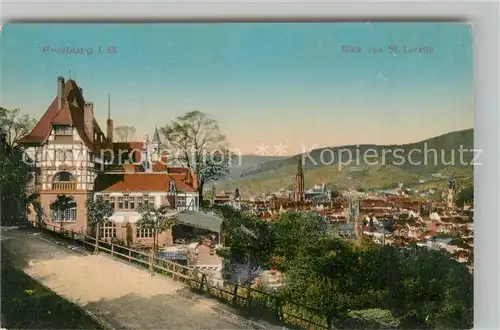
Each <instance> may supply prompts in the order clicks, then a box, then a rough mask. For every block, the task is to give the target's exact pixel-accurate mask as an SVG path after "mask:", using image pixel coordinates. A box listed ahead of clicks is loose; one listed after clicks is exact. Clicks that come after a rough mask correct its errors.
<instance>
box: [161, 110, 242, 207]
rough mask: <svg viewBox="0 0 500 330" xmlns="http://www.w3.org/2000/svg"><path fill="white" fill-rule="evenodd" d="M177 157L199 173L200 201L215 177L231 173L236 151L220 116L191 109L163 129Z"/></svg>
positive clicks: (162, 131) (218, 177)
mask: <svg viewBox="0 0 500 330" xmlns="http://www.w3.org/2000/svg"><path fill="white" fill-rule="evenodd" d="M160 132H161V133H162V134H163V135H164V136H165V140H166V141H167V144H168V146H169V147H172V148H173V149H174V150H172V151H173V152H174V155H175V158H177V160H179V161H181V162H182V163H184V164H185V166H187V167H189V168H190V169H191V170H192V171H193V172H195V173H196V175H197V181H198V182H197V183H198V196H199V202H200V203H201V202H202V201H203V188H204V186H205V184H206V183H207V182H209V181H211V180H218V179H220V178H222V177H224V176H225V175H227V174H228V173H229V166H230V165H231V161H232V160H233V158H234V155H233V154H231V153H230V152H229V150H228V149H227V140H226V137H225V135H223V134H222V133H221V131H220V129H219V125H218V123H217V121H216V120H214V119H212V118H210V117H209V116H208V115H207V114H205V113H203V112H200V111H191V112H188V113H186V114H185V115H183V116H181V117H179V118H177V119H176V120H174V121H172V122H171V123H170V124H168V125H165V126H164V127H162V128H161V129H160Z"/></svg>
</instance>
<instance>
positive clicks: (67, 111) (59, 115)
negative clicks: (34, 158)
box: [20, 79, 105, 152]
mask: <svg viewBox="0 0 500 330" xmlns="http://www.w3.org/2000/svg"><path fill="white" fill-rule="evenodd" d="M64 94H65V98H64V101H63V104H62V107H61V109H59V108H58V98H57V96H56V97H54V100H53V101H52V103H51V104H50V106H49V108H48V109H47V111H45V113H44V114H43V116H42V117H41V118H40V120H39V121H38V122H37V124H36V125H35V127H34V128H33V129H32V131H31V133H30V134H29V135H27V136H25V137H23V138H22V139H21V140H20V143H27V144H28V143H42V142H43V141H44V140H45V139H46V138H47V136H48V135H49V134H50V132H51V130H52V125H53V124H60V125H72V126H74V127H75V129H76V130H77V132H78V134H79V135H80V137H81V139H82V140H83V142H84V143H85V145H86V146H87V148H89V149H90V150H91V151H94V152H95V151H97V150H99V149H100V148H102V147H104V146H105V143H104V144H103V143H101V142H99V141H94V137H93V136H88V134H87V132H86V131H85V123H84V107H85V99H84V98H83V95H82V91H81V89H80V88H79V87H78V85H77V84H76V82H75V81H74V80H71V79H70V80H68V81H67V82H66V84H65V85H64ZM94 132H96V133H98V134H103V132H102V129H101V128H100V127H99V124H98V123H97V121H96V120H95V118H94Z"/></svg>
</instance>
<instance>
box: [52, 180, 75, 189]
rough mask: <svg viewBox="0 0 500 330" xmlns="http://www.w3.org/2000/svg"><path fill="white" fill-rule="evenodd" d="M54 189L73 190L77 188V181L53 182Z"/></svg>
mask: <svg viewBox="0 0 500 330" xmlns="http://www.w3.org/2000/svg"><path fill="white" fill-rule="evenodd" d="M52 190H55V191H73V190H76V182H74V181H66V182H62V181H60V182H53V183H52Z"/></svg>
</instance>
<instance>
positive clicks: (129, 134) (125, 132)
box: [113, 125, 136, 142]
mask: <svg viewBox="0 0 500 330" xmlns="http://www.w3.org/2000/svg"><path fill="white" fill-rule="evenodd" d="M135 132H136V129H135V127H134V126H127V125H122V126H117V127H115V128H114V130H113V140H114V141H115V142H130V141H131V140H132V138H133V137H134V135H135Z"/></svg>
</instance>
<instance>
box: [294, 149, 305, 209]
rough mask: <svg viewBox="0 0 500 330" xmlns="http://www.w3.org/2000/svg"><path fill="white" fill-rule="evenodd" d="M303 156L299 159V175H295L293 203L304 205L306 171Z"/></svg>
mask: <svg viewBox="0 0 500 330" xmlns="http://www.w3.org/2000/svg"><path fill="white" fill-rule="evenodd" d="M302 159H303V158H302V155H301V156H300V157H299V163H298V166H297V173H296V174H295V182H294V185H293V201H294V202H296V203H303V202H304V200H305V193H304V169H303V167H302Z"/></svg>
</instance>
